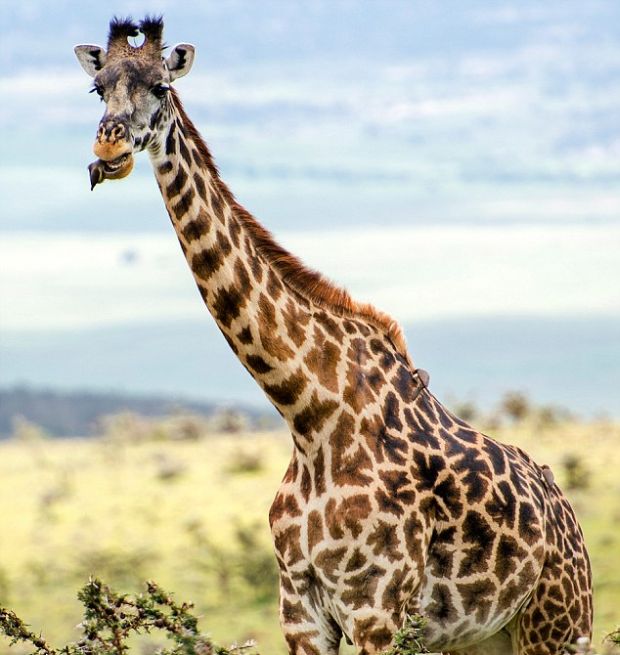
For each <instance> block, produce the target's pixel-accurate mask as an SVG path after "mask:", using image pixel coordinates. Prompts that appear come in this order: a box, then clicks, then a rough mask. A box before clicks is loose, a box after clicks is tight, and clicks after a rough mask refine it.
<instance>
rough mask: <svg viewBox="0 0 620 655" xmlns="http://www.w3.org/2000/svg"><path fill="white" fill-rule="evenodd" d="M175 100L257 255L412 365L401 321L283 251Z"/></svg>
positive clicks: (175, 97)
mask: <svg viewBox="0 0 620 655" xmlns="http://www.w3.org/2000/svg"><path fill="white" fill-rule="evenodd" d="M172 98H173V102H174V105H175V108H176V109H177V111H178V112H179V115H180V116H181V120H182V127H183V130H184V132H185V134H186V136H189V137H190V138H191V139H192V141H193V142H194V143H195V144H196V147H197V148H198V151H199V153H200V155H201V158H202V160H203V161H204V164H205V166H206V167H207V168H208V169H209V172H210V173H211V174H212V178H213V180H214V181H215V184H216V186H217V191H218V192H219V193H220V194H221V196H222V198H224V199H225V200H226V202H227V203H228V204H229V205H230V207H231V209H232V211H233V213H234V215H235V217H236V218H237V219H238V220H239V221H240V223H241V224H242V226H243V227H244V228H245V229H246V230H247V233H248V234H249V235H250V237H251V238H252V241H253V244H254V246H255V247H256V250H257V252H258V253H260V254H261V255H262V256H263V257H264V258H265V260H266V261H267V262H269V263H270V264H271V265H273V267H274V268H275V269H276V270H277V271H278V273H280V275H281V277H282V281H283V282H284V283H285V284H287V285H288V286H289V287H290V288H291V289H293V290H294V291H295V292H297V293H299V294H300V295H301V296H302V297H304V298H306V299H307V300H309V301H310V302H312V303H314V304H316V305H318V306H320V307H324V308H326V309H330V310H333V311H334V312H336V313H337V314H338V315H340V316H350V317H352V318H360V319H363V320H366V321H368V322H369V323H370V324H372V325H374V326H376V327H379V328H381V329H383V330H384V331H385V332H386V334H387V336H388V338H389V339H390V340H391V342H392V343H393V344H394V347H395V348H396V350H397V351H398V352H399V353H400V354H401V355H402V356H403V357H404V358H405V359H406V360H407V361H409V362H411V360H410V357H409V353H408V351H407V343H406V340H405V335H404V332H403V329H402V327H401V326H400V324H399V323H398V321H396V320H395V319H393V318H392V317H391V316H390V315H389V314H387V313H385V312H382V311H380V310H378V309H377V308H376V307H374V305H371V304H370V303H360V302H357V301H356V300H354V299H353V298H352V297H351V296H350V294H349V292H348V291H347V290H346V289H343V288H342V287H339V286H338V285H336V284H334V283H333V282H331V281H330V280H328V279H327V278H326V277H325V276H324V275H323V274H322V273H319V272H318V271H315V270H314V269H312V268H309V267H308V266H306V265H305V264H303V263H302V262H301V260H300V259H298V258H297V257H296V256H295V255H293V254H292V253H290V252H289V251H288V250H286V249H285V248H283V247H282V246H281V245H280V244H279V243H278V242H277V241H276V240H275V239H274V237H273V235H272V234H271V232H269V230H267V229H266V228H265V227H263V226H262V225H261V224H260V223H259V222H258V221H257V220H256V218H255V217H254V216H253V215H252V214H251V213H250V212H249V211H248V210H247V209H245V207H243V206H242V205H241V204H239V202H238V201H237V199H236V198H235V196H234V195H233V193H232V191H231V190H230V189H229V188H228V186H227V185H226V183H225V182H224V181H223V180H222V179H221V177H220V175H219V170H218V168H217V165H216V164H215V162H214V161H213V157H212V156H211V152H210V150H209V148H208V146H207V144H206V143H205V141H204V140H203V138H202V136H201V135H200V132H199V131H198V129H197V128H196V126H195V125H194V123H193V122H192V121H191V119H190V118H189V116H188V115H187V113H186V112H185V109H184V108H183V104H182V103H181V100H180V98H179V96H178V94H177V93H176V91H175V90H174V89H172Z"/></svg>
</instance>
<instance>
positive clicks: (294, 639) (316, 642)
mask: <svg viewBox="0 0 620 655" xmlns="http://www.w3.org/2000/svg"><path fill="white" fill-rule="evenodd" d="M280 625H281V626H282V632H283V633H284V638H285V639H286V645H287V646H288V652H289V655H338V649H339V647H340V639H341V637H342V631H341V630H340V628H339V627H338V626H337V625H336V624H335V622H334V621H333V619H332V618H331V617H329V616H328V615H326V614H325V613H324V612H323V611H322V609H321V607H320V606H318V605H317V604H316V603H310V602H309V599H308V597H304V598H302V597H301V596H299V595H297V594H296V593H295V592H294V591H293V590H292V589H291V588H290V587H289V586H288V585H282V584H281V585H280Z"/></svg>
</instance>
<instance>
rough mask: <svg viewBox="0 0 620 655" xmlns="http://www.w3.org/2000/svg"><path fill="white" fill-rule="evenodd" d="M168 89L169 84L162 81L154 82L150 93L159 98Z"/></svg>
mask: <svg viewBox="0 0 620 655" xmlns="http://www.w3.org/2000/svg"><path fill="white" fill-rule="evenodd" d="M169 90H170V85H169V84H164V83H163V82H162V83H161V84H156V85H155V86H154V87H153V88H152V89H151V93H152V94H153V95H154V96H155V97H156V98H159V99H160V100H161V99H162V98H163V97H164V96H165V95H166V93H168V91H169Z"/></svg>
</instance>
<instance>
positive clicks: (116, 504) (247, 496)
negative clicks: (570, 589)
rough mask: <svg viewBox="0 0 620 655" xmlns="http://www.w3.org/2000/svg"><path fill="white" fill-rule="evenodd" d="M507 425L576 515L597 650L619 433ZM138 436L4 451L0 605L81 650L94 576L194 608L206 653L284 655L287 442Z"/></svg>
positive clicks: (617, 534)
mask: <svg viewBox="0 0 620 655" xmlns="http://www.w3.org/2000/svg"><path fill="white" fill-rule="evenodd" d="M504 423H505V420H504ZM509 423H510V424H509V425H504V426H503V427H496V428H494V430H493V433H494V436H496V437H497V438H499V439H500V440H502V441H505V442H509V443H514V444H517V445H519V446H521V447H523V448H524V449H526V450H527V451H529V452H530V453H531V454H532V455H533V456H534V457H535V458H536V459H537V461H539V462H540V463H545V464H548V465H550V466H551V468H552V470H553V472H554V475H555V478H556V481H558V482H559V484H560V486H562V487H563V488H564V489H565V490H567V493H568V495H569V497H570V499H571V501H572V503H573V504H574V506H575V508H576V510H577V514H578V516H579V518H580V521H581V524H582V526H583V528H584V531H585V533H586V539H587V542H588V545H589V549H590V553H591V556H592V563H593V569H594V578H595V595H596V597H595V612H596V623H595V633H594V642H595V643H600V642H601V640H602V638H603V637H604V636H605V635H606V634H608V633H610V632H611V631H612V630H613V629H614V628H616V627H617V625H618V624H619V623H620V476H619V475H618V471H620V447H619V444H620V425H618V424H613V423H610V422H606V421H597V422H588V423H579V422H577V421H570V422H569V421H566V420H564V419H563V418H557V417H554V418H553V420H551V419H549V417H544V416H541V415H536V416H534V417H531V416H528V417H525V418H519V419H518V420H517V419H516V417H515V419H514V420H513V421H511V422H509ZM143 427H144V426H143ZM138 432H139V435H138V436H139V438H136V439H132V438H131V435H132V431H131V429H127V430H125V432H124V433H123V434H122V438H112V437H113V436H114V435H112V436H110V435H108V437H107V438H100V439H90V440H76V439H71V440H68V439H65V440H48V439H42V438H39V437H37V436H36V435H34V436H32V435H31V438H22V439H11V440H8V441H5V442H1V443H0V508H1V511H0V605H3V606H5V607H7V608H9V609H11V610H13V611H15V612H16V614H17V615H18V616H20V617H21V618H22V619H24V620H25V621H26V622H27V623H28V624H30V626H31V627H32V630H33V631H34V632H38V631H41V632H42V633H43V634H44V635H45V637H46V639H47V640H48V641H49V642H50V643H51V644H53V645H54V644H56V645H61V644H64V643H66V642H68V641H75V640H76V639H77V638H78V637H79V630H78V628H77V627H76V626H77V624H78V623H79V622H80V620H81V615H82V607H81V605H80V603H79V602H78V600H77V598H76V591H77V590H78V589H79V588H80V587H82V586H83V585H84V583H85V582H86V581H87V580H88V577H89V575H91V574H94V575H97V576H99V577H100V578H102V579H103V580H104V581H105V582H106V583H108V584H110V585H111V586H112V587H113V588H114V589H116V590H118V591H121V592H131V593H136V592H138V591H141V590H142V589H143V582H144V581H145V580H147V579H153V580H157V582H158V583H160V584H161V585H162V586H163V587H164V588H166V589H168V590H170V591H173V592H175V594H176V598H178V599H179V600H180V601H181V600H183V601H184V600H192V601H193V602H194V603H195V606H196V609H195V614H196V615H197V616H198V617H199V618H200V623H201V627H202V628H203V629H206V630H207V631H208V632H209V633H210V635H211V636H212V638H213V640H214V641H215V642H217V643H221V644H229V643H231V642H233V641H237V642H242V641H245V640H247V639H256V641H257V642H258V644H259V649H260V652H262V653H269V654H270V655H278V654H282V653H284V652H285V648H284V641H283V638H282V637H281V635H280V631H279V627H278V619H277V591H276V590H277V581H276V580H277V574H276V567H275V559H274V556H273V554H272V547H271V540H270V535H269V528H268V520H267V514H268V510H269V506H270V504H271V501H272V499H273V496H274V494H275V492H276V490H277V487H278V484H279V481H280V479H281V478H282V476H283V475H284V471H285V469H286V466H287V463H288V460H289V457H290V453H291V450H292V443H291V441H290V437H288V436H287V435H286V434H284V433H247V434H240V433H227V434H217V435H206V436H204V435H201V434H200V431H199V430H198V431H193V432H192V431H191V430H190V431H189V436H188V434H186V433H185V432H183V431H182V433H181V436H180V437H178V436H177V437H176V438H174V439H170V438H165V437H166V430H165V429H163V428H162V429H160V430H155V431H153V430H151V429H150V428H149V429H143V430H141V431H138ZM14 648H15V649H16V650H17V649H19V646H16V647H14ZM145 648H146V647H145V646H144V647H143V650H144V649H145ZM7 651H8V642H7V641H6V640H2V639H0V653H4V652H7ZM145 652H149V651H146V650H145Z"/></svg>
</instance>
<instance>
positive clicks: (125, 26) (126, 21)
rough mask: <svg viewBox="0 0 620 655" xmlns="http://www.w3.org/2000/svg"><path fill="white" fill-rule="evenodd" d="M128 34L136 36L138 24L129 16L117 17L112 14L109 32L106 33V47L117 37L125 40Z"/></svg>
mask: <svg viewBox="0 0 620 655" xmlns="http://www.w3.org/2000/svg"><path fill="white" fill-rule="evenodd" d="M130 36H138V25H136V23H134V22H133V20H132V18H131V16H128V17H127V18H119V17H118V16H114V18H113V19H112V20H111V21H110V32H109V34H108V49H109V48H110V46H111V45H112V43H113V42H114V41H116V40H117V39H122V40H127V38H128V37H130Z"/></svg>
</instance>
